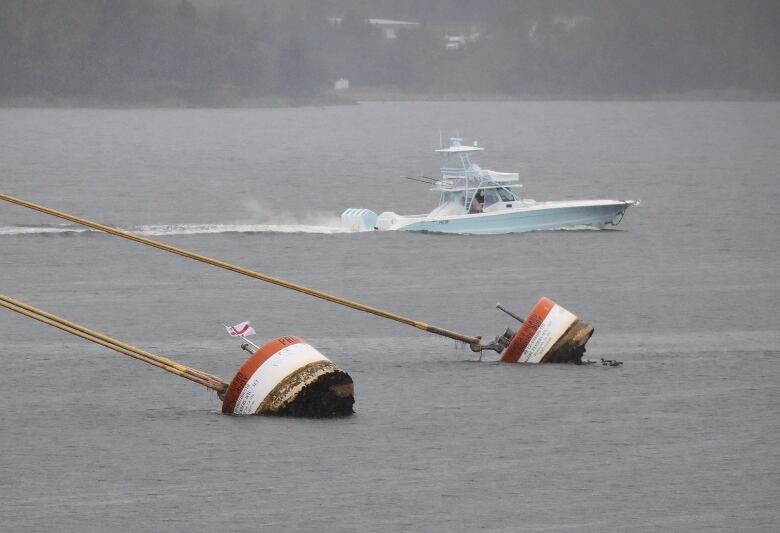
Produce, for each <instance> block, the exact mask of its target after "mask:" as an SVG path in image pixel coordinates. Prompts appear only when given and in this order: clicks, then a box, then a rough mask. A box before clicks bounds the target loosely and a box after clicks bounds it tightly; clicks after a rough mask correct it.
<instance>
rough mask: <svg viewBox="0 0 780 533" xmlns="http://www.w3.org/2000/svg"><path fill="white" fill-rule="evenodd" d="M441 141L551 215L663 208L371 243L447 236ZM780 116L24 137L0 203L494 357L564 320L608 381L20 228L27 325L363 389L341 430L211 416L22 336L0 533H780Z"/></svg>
mask: <svg viewBox="0 0 780 533" xmlns="http://www.w3.org/2000/svg"><path fill="white" fill-rule="evenodd" d="M439 130H441V131H442V132H443V134H444V136H445V138H446V136H447V135H450V134H455V133H459V134H460V135H462V136H464V137H465V138H466V141H467V142H471V141H472V140H474V139H475V138H476V139H477V140H478V141H479V143H480V145H483V146H485V147H486V148H487V151H486V153H485V157H484V160H483V166H485V167H487V168H491V169H494V170H499V171H508V172H511V171H518V172H520V175H521V181H522V182H523V183H524V184H525V189H524V190H525V193H526V195H527V196H529V197H531V198H534V199H537V200H548V199H564V198H594V197H607V198H619V199H624V198H629V199H641V200H642V206H641V207H639V208H631V209H630V210H629V211H628V213H627V215H626V217H625V219H624V221H623V222H622V223H621V224H620V225H619V226H618V227H617V228H615V229H613V230H604V231H553V232H538V233H529V234H521V235H503V236H441V235H430V234H428V235H426V234H400V233H361V234H348V233H339V232H337V231H336V228H335V224H336V222H337V220H338V216H339V214H340V213H341V211H342V210H343V209H344V208H346V207H368V208H372V209H374V210H375V211H377V212H379V211H384V210H393V211H397V212H401V213H416V212H425V211H427V210H428V209H429V208H430V207H431V205H432V204H433V203H434V202H435V201H436V198H435V196H434V195H433V194H432V193H430V192H428V191H427V190H426V189H425V186H424V185H422V184H419V183H414V182H410V181H408V180H401V179H398V176H401V175H414V174H426V175H431V174H432V173H434V172H436V169H437V161H436V159H435V158H434V154H433V152H432V149H434V148H436V147H438V142H439V133H438V132H439ZM778 168H780V104H777V103H565V102H564V103H560V102H556V103H543V102H533V103H497V102H490V103H481V102H469V103H372V104H361V105H359V106H352V107H333V108H323V109H319V108H299V109H259V110H246V109H242V110H86V109H79V110H63V109H49V110H35V109H6V110H0V190H2V192H4V193H7V194H12V195H17V196H20V197H23V198H25V199H29V200H32V201H36V202H40V203H43V204H45V205H49V206H52V207H55V208H57V209H62V210H64V211H68V212H72V213H74V214H78V215H81V216H84V217H87V218H92V219H95V220H98V221H100V222H103V223H107V224H112V225H116V226H119V227H122V228H126V229H130V230H134V231H140V232H142V233H145V234H147V235H152V238H156V239H159V240H162V241H164V242H167V243H170V244H173V245H176V246H181V247H184V248H187V249H190V250H193V251H197V252H199V253H203V254H206V255H211V256H214V257H217V258H220V259H224V260H227V261H230V262H233V263H236V264H239V265H241V266H244V267H247V268H251V269H255V270H259V271H261V272H264V273H267V274H271V275H275V276H279V277H282V278H284V279H287V280H290V281H294V282H298V283H302V284H304V285H308V286H311V287H314V288H317V289H321V290H325V291H328V292H331V293H333V294H337V295H340V296H343V297H347V298H354V299H357V300H359V301H360V302H363V303H366V304H370V305H374V306H377V307H380V308H384V309H387V310H390V311H393V312H396V313H400V314H403V315H407V316H410V317H412V318H415V319H418V320H423V321H425V322H428V323H431V324H435V325H437V326H441V327H446V328H449V329H454V330H458V331H461V332H463V333H466V334H469V335H483V336H485V337H492V336H494V335H496V334H498V333H501V332H502V331H503V329H504V328H506V327H508V326H514V325H513V324H512V322H511V319H509V318H508V317H506V316H503V315H502V314H500V313H499V312H498V311H496V310H494V305H495V303H496V302H501V303H502V304H504V305H505V306H508V307H510V308H511V309H513V310H515V311H516V312H517V313H519V314H525V313H527V312H528V311H529V310H530V309H531V307H532V306H533V304H534V303H535V302H536V300H537V299H538V298H539V297H541V296H548V297H550V298H552V299H554V300H556V301H557V302H558V303H560V304H561V305H563V306H565V307H566V308H568V309H569V310H571V311H572V312H574V313H576V314H578V315H579V316H580V317H582V318H583V319H584V320H586V321H588V322H590V323H592V324H593V325H594V327H595V328H596V334H595V335H594V337H593V338H592V339H591V341H590V343H589V345H588V353H587V354H586V356H587V357H590V358H592V359H599V358H607V359H620V360H622V361H624V366H623V367H620V368H607V367H601V366H588V367H573V366H537V367H534V366H527V365H501V364H497V363H495V362H492V360H494V359H495V357H492V358H491V361H486V362H482V363H478V362H476V361H475V357H474V356H473V354H472V353H471V352H470V350H468V348H466V347H462V346H458V345H456V344H455V343H454V342H452V341H449V340H446V339H442V338H439V337H435V336H431V335H428V334H425V333H423V332H421V331H419V330H416V329H414V328H410V327H408V326H404V325H401V324H398V323H395V322H391V321H386V320H382V319H379V318H376V317H372V316H369V315H364V314H361V313H358V312H356V311H354V310H351V309H347V308H342V307H338V306H335V305H334V304H331V303H328V302H323V301H319V300H315V299H312V298H310V297H308V296H305V295H300V294H297V293H294V292H291V291H288V290H284V289H281V288H278V287H274V286H271V285H267V284H264V283H262V282H259V281H256V280H252V279H249V278H244V277H241V276H238V275H236V274H233V273H230V272H225V271H221V270H217V269H214V268H212V267H208V266H206V265H202V264H198V263H194V262H190V261H187V260H185V259H183V258H180V257H176V256H173V255H169V254H165V253H163V252H160V251H157V250H153V249H151V248H146V247H143V246H140V245H137V244H134V243H131V242H128V241H124V240H120V239H117V238H115V237H112V236H108V235H104V234H100V233H97V232H92V231H88V232H83V231H80V230H78V228H75V227H72V226H69V225H63V223H61V221H58V220H56V219H53V218H51V217H47V216H45V215H42V214H37V213H34V212H30V211H26V210H24V209H22V208H20V207H17V206H12V205H9V204H3V205H0V287H1V288H2V292H3V293H4V294H7V295H9V296H12V297H15V298H18V299H21V300H23V301H25V302H27V303H30V304H32V305H35V306H38V307H41V308H44V309H46V310H49V311H51V312H53V313H57V314H59V315H61V316H64V317H65V318H68V319H70V320H73V321H76V322H79V323H81V324H84V325H86V326H88V327H91V328H94V329H96V330H99V331H102V332H105V333H107V334H109V335H111V336H113V337H115V338H118V339H121V340H123V341H126V342H129V343H132V344H134V345H136V346H139V347H142V348H144V349H147V350H150V351H153V352H156V353H160V354H162V355H166V356H169V357H172V358H174V359H176V360H178V361H180V362H182V363H185V364H189V365H192V366H194V367H197V368H202V369H204V370H207V371H209V372H213V373H215V374H217V375H220V376H222V377H223V378H224V379H226V380H229V379H230V378H232V376H233V374H234V373H235V371H236V370H237V369H238V367H239V366H240V365H241V363H242V362H243V360H244V355H246V354H244V352H242V351H241V350H240V349H239V348H238V346H237V343H235V342H234V341H233V340H232V339H230V338H228V337H227V336H226V335H225V334H224V330H223V328H222V326H221V325H220V324H221V323H222V322H233V323H235V322H239V321H242V320H247V319H249V320H252V322H253V325H254V326H255V328H256V329H257V331H258V336H257V339H256V340H257V342H262V341H264V340H266V339H270V338H273V337H276V336H279V335H283V334H294V335H298V336H301V337H303V338H305V339H306V340H307V341H308V342H310V343H311V344H313V345H314V346H316V347H317V348H318V349H320V351H322V352H323V353H324V354H326V355H327V356H328V357H330V358H331V359H332V360H333V361H334V362H336V363H337V364H338V365H339V366H340V367H342V368H344V369H345V370H347V371H348V372H349V373H350V374H351V375H352V377H353V378H354V380H355V383H356V405H355V410H356V414H355V415H354V416H352V417H350V418H347V419H342V420H291V419H270V418H254V417H252V418H235V417H227V416H223V415H221V414H220V413H219V411H220V402H219V400H218V399H217V397H216V395H215V394H214V393H213V392H211V391H208V390H206V389H204V388H202V387H199V386H197V385H194V384H192V383H190V382H187V381H185V380H182V379H179V378H176V377H174V376H171V375H168V374H165V373H163V372H161V371H159V370H158V369H155V368H152V367H150V366H147V365H144V364H141V363H139V362H137V361H133V360H130V359H128V358H126V357H123V356H121V355H119V354H116V353H114V352H111V351H108V350H106V349H104V348H101V347H99V346H96V345H91V344H88V343H86V342H85V341H82V340H80V339H77V338H75V337H71V336H68V335H66V334H64V333H62V332H60V331H58V330H54V329H52V328H49V327H47V326H44V325H42V324H38V323H36V322H33V321H31V320H29V319H26V318H24V317H22V316H20V315H16V314H14V313H12V312H10V311H6V310H0V390H2V394H0V398H2V400H1V401H2V403H1V404H0V407H1V408H0V445H1V448H0V449H2V453H1V454H0V502H2V504H1V505H0V524H2V527H0V529H2V530H3V531H79V532H91V531H96V532H98V531H100V532H102V531H109V530H117V531H218V530H219V531H256V530H261V531H282V530H285V531H308V530H322V531H345V530H346V531H476V530H487V531H583V532H590V531H615V532H618V531H713V530H715V531H775V530H776V528H777V525H776V524H777V522H778V518H780V516H779V515H780V513H778V511H777V501H778V500H780V453H779V452H778V447H777V440H778V436H779V435H780V431H779V429H780V428H779V426H780V416H779V415H778V399H780V398H779V397H780V394H778V390H779V387H778V385H779V384H780V365H778V356H779V355H780V350H779V349H778V344H779V343H780V326H779V325H778V324H780V321H778V318H777V312H778V304H777V302H778V301H780V276H779V275H778V264H780V236H779V234H780V214H779V211H778V205H780V183H779V180H778V170H777V169H778Z"/></svg>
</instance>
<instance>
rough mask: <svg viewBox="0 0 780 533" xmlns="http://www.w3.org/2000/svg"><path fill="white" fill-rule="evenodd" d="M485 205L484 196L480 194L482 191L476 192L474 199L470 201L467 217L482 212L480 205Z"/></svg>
mask: <svg viewBox="0 0 780 533" xmlns="http://www.w3.org/2000/svg"><path fill="white" fill-rule="evenodd" d="M483 203H485V195H484V194H483V193H482V189H480V190H478V191H477V194H475V195H474V198H473V199H472V200H471V207H469V215H473V214H474V213H481V212H482V204H483Z"/></svg>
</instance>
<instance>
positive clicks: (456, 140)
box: [436, 137, 484, 154]
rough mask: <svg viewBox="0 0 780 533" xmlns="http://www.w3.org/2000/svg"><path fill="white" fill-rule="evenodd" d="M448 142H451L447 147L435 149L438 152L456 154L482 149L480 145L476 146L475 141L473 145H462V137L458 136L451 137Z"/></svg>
mask: <svg viewBox="0 0 780 533" xmlns="http://www.w3.org/2000/svg"><path fill="white" fill-rule="evenodd" d="M450 142H451V143H452V144H451V145H450V146H448V147H447V148H439V149H437V150H436V151H437V152H438V153H440V154H457V153H462V152H481V151H483V150H484V148H482V147H481V146H477V143H476V141H475V142H474V146H462V145H461V144H460V143H461V142H463V139H462V138H460V137H452V138H450Z"/></svg>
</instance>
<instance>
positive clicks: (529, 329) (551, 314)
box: [501, 298, 593, 364]
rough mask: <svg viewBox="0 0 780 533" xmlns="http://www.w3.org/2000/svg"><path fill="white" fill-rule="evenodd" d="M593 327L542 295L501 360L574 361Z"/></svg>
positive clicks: (580, 353) (514, 361)
mask: <svg viewBox="0 0 780 533" xmlns="http://www.w3.org/2000/svg"><path fill="white" fill-rule="evenodd" d="M591 335H593V326H591V325H590V324H587V323H586V322H583V321H582V320H580V319H579V318H577V316H576V315H574V314H572V313H570V312H569V311H567V310H566V309H564V308H563V307H561V306H560V305H558V304H556V303H555V302H553V301H552V300H550V299H549V298H541V299H540V300H539V301H538V302H537V303H536V305H535V306H534V308H533V309H531V312H530V313H529V314H528V317H526V319H525V320H524V321H523V323H522V325H521V326H520V329H518V330H517V332H516V333H515V334H514V336H512V340H511V341H510V342H509V345H508V346H507V347H506V350H504V352H503V353H502V354H501V361H502V362H504V363H518V362H520V363H577V364H579V363H580V362H581V361H582V355H583V354H584V353H585V344H586V343H587V342H588V339H590V337H591Z"/></svg>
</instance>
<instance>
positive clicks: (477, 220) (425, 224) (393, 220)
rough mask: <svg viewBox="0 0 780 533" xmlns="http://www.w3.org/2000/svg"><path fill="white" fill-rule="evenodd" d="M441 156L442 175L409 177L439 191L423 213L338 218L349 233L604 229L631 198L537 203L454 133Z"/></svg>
mask: <svg viewBox="0 0 780 533" xmlns="http://www.w3.org/2000/svg"><path fill="white" fill-rule="evenodd" d="M450 141H451V144H450V146H449V147H447V148H440V149H438V150H436V152H437V153H439V154H440V156H441V157H442V166H441V177H440V178H429V177H426V176H419V177H414V178H409V179H413V180H416V181H421V182H423V183H427V184H429V185H431V186H432V188H431V190H432V191H434V192H437V193H439V205H437V206H436V208H434V209H433V211H431V212H430V213H428V214H425V215H399V214H396V213H393V212H389V211H387V212H384V213H382V214H380V215H377V214H376V213H374V212H373V211H371V210H369V209H356V208H350V209H347V210H346V211H344V212H343V213H342V214H341V222H342V224H343V225H344V226H346V227H347V228H349V229H351V230H352V231H369V230H382V231H429V232H434V233H461V234H496V233H519V232H524V231H534V230H550V229H577V228H604V227H607V226H616V225H617V224H619V223H620V221H621V220H622V219H623V216H624V215H625V213H626V209H628V208H629V207H630V206H632V205H638V204H639V202H638V201H634V200H560V201H549V202H537V201H535V200H531V199H529V198H524V197H523V196H522V195H521V193H520V189H521V188H522V185H521V184H520V176H519V174H517V173H508V172H495V171H493V170H486V169H482V168H480V167H479V165H477V164H476V163H474V162H472V161H471V156H472V155H473V154H475V153H478V152H481V151H483V150H484V148H483V147H481V146H477V145H476V143H474V146H464V145H462V144H461V143H462V141H463V139H461V138H459V137H453V138H452V139H450Z"/></svg>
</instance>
